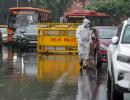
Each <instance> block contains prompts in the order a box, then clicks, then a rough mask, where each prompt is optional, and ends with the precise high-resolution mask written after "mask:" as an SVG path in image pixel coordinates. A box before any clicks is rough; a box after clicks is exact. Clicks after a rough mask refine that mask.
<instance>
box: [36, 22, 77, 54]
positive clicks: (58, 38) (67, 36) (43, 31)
mask: <svg viewBox="0 0 130 100" xmlns="http://www.w3.org/2000/svg"><path fill="white" fill-rule="evenodd" d="M60 25H62V24H60ZM66 25H67V24H66ZM55 26H58V24H56V25H55ZM62 26H65V25H62ZM76 29H77V27H74V26H73V27H72V28H71V27H61V26H60V27H51V28H45V27H41V26H40V27H39V29H38V46H37V49H38V52H53V53H55V52H77V41H76V37H75V33H76Z"/></svg>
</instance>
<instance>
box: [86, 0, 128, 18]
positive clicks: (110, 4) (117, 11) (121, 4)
mask: <svg viewBox="0 0 130 100" xmlns="http://www.w3.org/2000/svg"><path fill="white" fill-rule="evenodd" d="M129 5H130V0H107V1H102V2H100V3H96V4H94V5H89V6H86V8H85V9H89V10H96V11H99V12H106V13H108V14H110V15H111V16H112V17H114V18H118V19H120V20H122V19H125V18H126V17H128V16H129V15H130V6H129Z"/></svg>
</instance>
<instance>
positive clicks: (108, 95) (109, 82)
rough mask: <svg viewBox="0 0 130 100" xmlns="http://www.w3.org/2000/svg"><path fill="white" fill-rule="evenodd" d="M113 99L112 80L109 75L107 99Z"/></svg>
mask: <svg viewBox="0 0 130 100" xmlns="http://www.w3.org/2000/svg"><path fill="white" fill-rule="evenodd" d="M110 97H111V79H110V76H109V73H108V75H107V99H108V100H110Z"/></svg>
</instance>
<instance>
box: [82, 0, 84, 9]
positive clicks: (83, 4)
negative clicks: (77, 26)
mask: <svg viewBox="0 0 130 100" xmlns="http://www.w3.org/2000/svg"><path fill="white" fill-rule="evenodd" d="M82 2H83V9H84V6H85V0H82Z"/></svg>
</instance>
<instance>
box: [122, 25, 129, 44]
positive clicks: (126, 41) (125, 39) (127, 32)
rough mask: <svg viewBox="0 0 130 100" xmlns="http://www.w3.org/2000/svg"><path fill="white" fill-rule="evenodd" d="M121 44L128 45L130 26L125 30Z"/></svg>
mask: <svg viewBox="0 0 130 100" xmlns="http://www.w3.org/2000/svg"><path fill="white" fill-rule="evenodd" d="M122 43H125V44H130V25H129V26H127V27H126V28H125V31H124V35H123V38H122Z"/></svg>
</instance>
